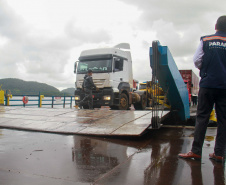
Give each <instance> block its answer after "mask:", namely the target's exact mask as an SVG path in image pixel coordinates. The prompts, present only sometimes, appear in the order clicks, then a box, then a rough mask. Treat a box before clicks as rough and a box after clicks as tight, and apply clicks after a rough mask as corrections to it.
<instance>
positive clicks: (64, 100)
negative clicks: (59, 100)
mask: <svg viewBox="0 0 226 185" xmlns="http://www.w3.org/2000/svg"><path fill="white" fill-rule="evenodd" d="M65 101H66V100H65V93H64V104H63V107H64V108H65Z"/></svg>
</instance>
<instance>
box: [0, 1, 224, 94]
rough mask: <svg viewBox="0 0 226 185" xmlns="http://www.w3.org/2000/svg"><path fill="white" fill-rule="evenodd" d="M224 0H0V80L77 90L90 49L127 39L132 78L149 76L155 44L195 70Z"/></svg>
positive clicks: (138, 78)
mask: <svg viewBox="0 0 226 185" xmlns="http://www.w3.org/2000/svg"><path fill="white" fill-rule="evenodd" d="M225 7H226V1H225V0H218V1H217V3H214V1H210V0H199V1H195V0H190V1H183V0H140V1H138V0H0V62H1V63H0V79H2V78H20V79H22V80H26V81H38V82H41V83H47V84H49V85H53V86H54V87H56V88H58V89H59V90H62V89H65V88H69V87H74V82H75V74H74V73H73V71H74V70H73V66H74V62H75V61H76V60H77V59H78V57H79V54H80V52H81V51H82V50H84V49H91V48H100V47H111V46H114V45H116V44H119V43H124V42H126V43H129V44H130V46H131V53H132V59H133V76H134V78H135V79H137V80H139V81H140V82H142V81H145V80H151V68H150V65H149V47H151V44H152V41H153V40H159V41H160V43H161V45H164V46H168V47H169V50H170V51H171V53H172V55H173V57H174V60H175V62H176V64H177V66H178V68H179V69H193V70H194V71H195V73H196V74H198V70H197V69H195V68H194V65H193V62H192V58H193V54H194V52H195V50H196V48H197V46H198V44H199V39H200V36H202V35H207V34H212V33H215V30H214V25H215V22H216V20H217V18H218V17H219V16H221V15H225V14H226V12H225V10H226V9H225Z"/></svg>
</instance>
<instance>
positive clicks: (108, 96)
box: [103, 95, 111, 101]
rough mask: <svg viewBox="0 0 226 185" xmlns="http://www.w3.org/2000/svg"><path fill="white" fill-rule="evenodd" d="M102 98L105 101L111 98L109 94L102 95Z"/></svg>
mask: <svg viewBox="0 0 226 185" xmlns="http://www.w3.org/2000/svg"><path fill="white" fill-rule="evenodd" d="M103 99H104V100H106V101H109V100H111V96H110V95H107V96H104V97H103Z"/></svg>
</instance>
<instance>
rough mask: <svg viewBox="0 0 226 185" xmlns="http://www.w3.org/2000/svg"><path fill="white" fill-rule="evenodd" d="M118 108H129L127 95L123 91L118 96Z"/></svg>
mask: <svg viewBox="0 0 226 185" xmlns="http://www.w3.org/2000/svg"><path fill="white" fill-rule="evenodd" d="M118 108H119V110H127V109H128V108H129V102H128V97H127V96H126V94H125V93H122V94H121V96H120V102H119V107H118Z"/></svg>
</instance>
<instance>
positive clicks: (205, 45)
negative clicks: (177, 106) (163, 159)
mask: <svg viewBox="0 0 226 185" xmlns="http://www.w3.org/2000/svg"><path fill="white" fill-rule="evenodd" d="M215 30H216V33H215V34H213V35H208V36H204V37H201V41H200V44H199V47H198V49H197V50H196V53H195V55H194V64H195V66H196V67H197V68H198V69H200V77H201V80H200V83H199V86H200V89H199V94H198V97H199V98H198V107H197V117H196V125H195V133H194V141H193V144H192V149H191V151H190V152H188V153H184V154H179V157H181V158H185V159H190V158H194V159H199V160H200V159H201V155H202V146H203V143H204V139H205V134H206V129H207V125H208V123H209V118H210V113H211V112H212V110H213V106H214V104H215V109H216V114H217V125H218V128H217V135H216V142H215V147H214V153H211V154H209V158H210V159H213V160H215V161H218V162H223V161H225V148H226V15H224V16H221V17H219V18H218V20H217V23H216V25H215Z"/></svg>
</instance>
